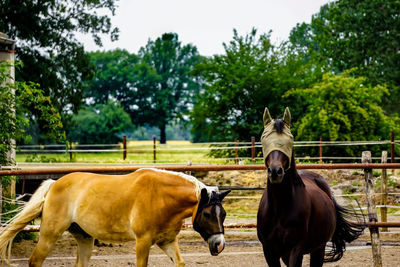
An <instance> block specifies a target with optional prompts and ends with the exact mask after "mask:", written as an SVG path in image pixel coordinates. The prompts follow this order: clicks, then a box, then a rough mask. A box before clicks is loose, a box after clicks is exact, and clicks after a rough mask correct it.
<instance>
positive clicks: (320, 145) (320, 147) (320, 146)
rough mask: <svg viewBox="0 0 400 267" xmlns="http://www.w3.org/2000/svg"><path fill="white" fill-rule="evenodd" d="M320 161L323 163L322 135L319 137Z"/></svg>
mask: <svg viewBox="0 0 400 267" xmlns="http://www.w3.org/2000/svg"><path fill="white" fill-rule="evenodd" d="M319 163H322V136H320V137H319Z"/></svg>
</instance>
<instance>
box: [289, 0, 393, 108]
mask: <svg viewBox="0 0 400 267" xmlns="http://www.w3.org/2000/svg"><path fill="white" fill-rule="evenodd" d="M399 14H400V4H399V1H398V0H362V1H352V0H339V1H333V2H330V3H328V4H326V5H324V6H322V7H321V9H320V11H319V13H317V14H315V15H314V16H313V17H312V21H311V23H310V24H299V25H297V27H296V28H294V29H293V31H292V34H291V37H290V40H291V41H292V42H293V43H294V44H295V45H296V46H297V47H298V48H299V50H301V51H307V52H308V53H309V55H311V56H317V57H319V58H320V59H322V60H324V61H325V62H326V63H327V64H328V66H329V68H330V70H331V71H333V72H334V73H337V74H339V73H341V72H343V71H344V70H346V69H350V68H354V67H356V68H357V70H356V71H354V72H353V73H354V74H355V75H360V76H364V77H366V78H367V81H368V82H371V83H373V84H374V85H378V84H386V85H387V87H388V89H389V91H390V95H391V97H390V98H389V97H388V96H386V97H385V98H384V103H385V104H386V109H387V110H388V111H390V112H393V111H400V109H399V107H400V105H399V103H400V102H399V101H400V97H399V96H400V53H399V47H400V16H399Z"/></svg>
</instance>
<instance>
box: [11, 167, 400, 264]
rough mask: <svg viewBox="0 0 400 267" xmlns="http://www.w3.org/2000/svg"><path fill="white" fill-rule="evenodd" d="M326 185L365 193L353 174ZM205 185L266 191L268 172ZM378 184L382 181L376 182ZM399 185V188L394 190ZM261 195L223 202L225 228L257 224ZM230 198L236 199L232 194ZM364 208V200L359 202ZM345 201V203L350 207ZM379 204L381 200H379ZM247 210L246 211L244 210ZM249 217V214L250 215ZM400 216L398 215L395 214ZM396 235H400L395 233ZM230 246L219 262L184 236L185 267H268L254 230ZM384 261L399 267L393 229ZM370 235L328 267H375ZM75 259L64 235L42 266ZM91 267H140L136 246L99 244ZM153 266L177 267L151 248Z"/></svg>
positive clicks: (193, 236)
mask: <svg viewBox="0 0 400 267" xmlns="http://www.w3.org/2000/svg"><path fill="white" fill-rule="evenodd" d="M319 173H320V174H321V175H323V176H324V177H325V178H326V180H327V181H328V183H329V184H330V185H331V188H332V191H333V192H334V194H335V195H338V197H337V199H338V200H339V202H340V201H341V202H340V203H345V204H346V203H348V198H343V197H340V196H339V195H341V194H343V193H349V192H351V193H362V192H363V189H364V188H363V185H364V184H363V179H362V173H361V172H359V173H357V172H355V171H340V170H338V171H319ZM196 177H198V178H199V179H200V180H201V181H203V182H204V183H206V184H209V185H231V186H251V187H265V184H266V182H265V172H264V171H253V172H250V171H246V172H239V171H232V172H210V173H208V174H204V175H201V174H198V175H196ZM377 179H379V178H377ZM391 181H392V187H390V188H389V190H390V191H397V192H399V188H400V178H398V176H396V175H392V176H391ZM396 184H397V185H396ZM260 194H261V191H257V192H245V193H236V195H239V196H243V195H244V196H245V197H255V199H251V200H250V199H249V200H246V199H245V200H240V201H247V202H246V203H245V206H244V208H243V211H242V208H240V207H239V206H243V202H240V201H239V200H235V199H229V200H227V201H225V204H224V206H226V209H227V211H228V210H230V211H232V213H236V215H238V217H235V216H236V215H235V216H231V217H229V212H228V219H227V221H226V223H225V224H226V225H228V224H234V223H243V224H245V223H255V222H256V219H255V215H254V214H255V212H256V210H257V207H258V201H259V200H258V199H257V197H259V196H260ZM231 195H235V193H232V194H231ZM359 200H360V202H362V200H363V199H362V196H361V197H360V198H359ZM346 201H347V202H346ZM377 203H379V198H378V199H377ZM397 203H400V201H399V197H398V196H397V197H395V196H390V198H389V203H388V204H397ZM246 205H247V206H246ZM248 213H250V214H248ZM397 213H398V214H399V215H400V213H399V212H397ZM396 215H397V214H396V213H394V214H392V215H391V216H389V221H391V220H392V221H400V218H399V217H398V216H396ZM395 231H398V232H395ZM225 238H226V241H227V245H226V248H225V250H224V251H223V252H222V253H221V254H220V255H219V256H216V257H214V256H211V255H210V253H209V251H208V247H207V245H206V244H205V242H204V241H202V239H201V237H200V235H199V234H197V233H195V232H194V231H193V229H185V230H182V231H181V233H180V234H179V242H180V250H181V254H182V257H183V259H184V260H185V262H186V266H229V267H236V266H237V267H239V266H240V267H241V266H251V267H257V266H267V264H266V262H265V259H264V256H263V253H262V247H261V244H260V243H259V242H258V240H257V236H256V232H255V229H254V228H253V229H240V230H239V229H227V230H226V235H225ZM381 240H382V241H383V247H382V261H383V266H390V267H392V266H399V267H400V256H399V255H400V246H399V245H400V232H399V229H398V228H392V229H390V233H381ZM368 242H369V233H368V231H367V232H366V233H365V234H364V235H363V236H362V237H361V238H360V239H359V240H357V242H356V243H355V244H351V245H349V246H348V249H347V251H346V252H345V253H344V256H343V258H342V259H341V260H340V261H338V262H334V263H326V264H325V265H324V266H363V267H367V266H373V259H372V252H371V251H372V250H371V247H370V246H369V245H368V244H369V243H368ZM35 243H36V241H32V240H25V241H22V242H19V243H14V244H13V250H12V261H11V263H12V266H27V259H28V257H29V256H30V254H31V253H32V250H33V248H34V246H35ZM75 257H76V243H75V240H74V239H73V238H72V237H71V235H69V234H68V233H65V234H64V235H63V237H62V238H61V239H60V240H59V241H58V242H57V244H56V247H55V248H54V250H53V251H52V253H51V254H50V255H49V257H48V258H47V259H46V261H45V263H44V266H74V262H75ZM90 266H93V267H100V266H111V267H114V266H115V267H116V266H136V256H135V242H126V243H121V244H119V243H113V244H110V243H104V242H102V241H99V243H98V244H97V245H96V246H95V247H94V250H93V255H92V258H91V261H90ZM149 266H155V267H164V266H173V264H172V263H171V261H170V260H169V258H168V257H167V256H166V255H165V254H164V253H163V252H162V251H161V250H160V249H159V248H158V247H153V248H152V249H151V252H150V257H149ZM303 266H309V257H308V256H307V255H306V256H305V257H304V260H303Z"/></svg>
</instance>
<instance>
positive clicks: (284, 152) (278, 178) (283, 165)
mask: <svg viewBox="0 0 400 267" xmlns="http://www.w3.org/2000/svg"><path fill="white" fill-rule="evenodd" d="M290 119H291V118H290V111H289V108H286V109H285V113H284V115H283V119H276V120H273V119H272V118H271V115H270V114H269V111H268V108H265V111H264V116H263V121H264V132H263V134H262V135H261V143H262V147H263V155H264V164H265V165H266V167H267V169H268V180H269V182H270V183H272V184H278V183H281V182H282V180H283V177H284V175H285V171H287V170H288V169H289V168H290V166H291V159H292V154H293V135H292V133H291V132H290Z"/></svg>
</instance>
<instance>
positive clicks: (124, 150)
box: [122, 135, 126, 160]
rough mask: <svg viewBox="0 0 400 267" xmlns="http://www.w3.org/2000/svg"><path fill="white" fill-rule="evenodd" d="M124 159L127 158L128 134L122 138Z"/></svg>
mask: <svg viewBox="0 0 400 267" xmlns="http://www.w3.org/2000/svg"><path fill="white" fill-rule="evenodd" d="M122 159H123V160H126V136H125V135H124V137H123V138H122Z"/></svg>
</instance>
